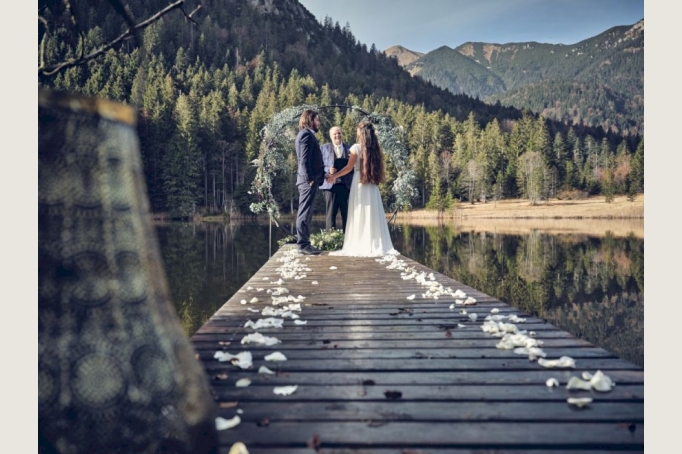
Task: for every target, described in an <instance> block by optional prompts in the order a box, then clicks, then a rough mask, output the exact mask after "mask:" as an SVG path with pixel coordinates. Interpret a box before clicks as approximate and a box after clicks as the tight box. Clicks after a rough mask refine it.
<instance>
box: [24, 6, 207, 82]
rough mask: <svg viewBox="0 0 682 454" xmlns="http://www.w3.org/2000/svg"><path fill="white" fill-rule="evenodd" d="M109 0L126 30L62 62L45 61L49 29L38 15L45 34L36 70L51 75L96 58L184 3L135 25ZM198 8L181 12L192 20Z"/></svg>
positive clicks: (127, 15)
mask: <svg viewBox="0 0 682 454" xmlns="http://www.w3.org/2000/svg"><path fill="white" fill-rule="evenodd" d="M109 2H110V3H111V4H112V5H113V6H114V8H115V9H116V11H117V12H118V13H119V14H121V15H122V16H123V17H124V19H125V20H126V23H127V24H128V27H129V28H128V30H126V31H125V32H124V33H122V34H121V35H120V36H118V37H117V38H116V39H114V40H113V41H110V42H108V43H107V44H105V45H103V46H101V47H99V48H97V49H95V50H93V51H92V52H90V53H89V54H87V55H82V54H81V55H80V56H79V57H78V58H70V59H68V60H64V61H63V62H60V63H57V64H53V65H47V64H46V63H45V39H46V36H47V34H48V31H49V28H48V25H47V21H46V20H45V18H44V17H41V16H38V20H39V21H40V22H42V23H43V25H44V26H45V34H44V35H43V39H42V41H41V49H40V66H39V67H38V72H39V73H42V74H44V75H46V76H51V75H53V74H55V73H56V72H58V71H60V70H62V69H66V68H70V67H72V66H77V65H80V64H83V63H85V62H87V61H90V60H92V59H94V58H97V57H98V56H100V55H102V54H104V53H105V52H107V51H108V50H109V49H111V48H112V47H114V46H115V45H116V44H118V43H120V42H121V41H123V40H125V39H128V38H130V37H132V36H136V34H137V33H138V32H139V31H140V30H142V29H144V28H145V27H147V26H149V25H151V24H152V23H153V22H155V21H157V20H158V19H159V18H160V17H161V16H163V15H165V14H167V13H169V12H170V11H172V10H174V9H176V8H180V9H181V10H182V8H181V6H182V5H183V3H185V0H177V1H176V2H175V3H172V4H170V5H168V6H167V7H165V8H164V9H162V10H161V11H159V12H157V13H156V14H154V15H153V16H151V17H149V18H148V19H147V20H145V21H142V22H140V23H139V24H137V25H135V24H134V23H133V21H132V19H131V18H130V15H129V14H128V13H127V11H125V9H124V8H123V7H122V6H121V3H120V2H119V1H118V0H109ZM116 5H118V6H116ZM200 8H201V5H199V6H198V7H197V8H195V10H194V11H192V13H190V14H189V16H187V14H185V13H184V11H183V14H185V15H186V16H187V17H188V18H189V19H190V20H192V19H191V16H192V15H193V14H194V13H195V12H197V11H198V10H199V9H200ZM119 9H121V10H122V12H121V11H119ZM192 22H194V23H195V24H196V22H195V21H194V20H192ZM138 45H140V43H139V42H138ZM84 47H85V46H84V42H83V45H82V46H81V49H83V48H84Z"/></svg>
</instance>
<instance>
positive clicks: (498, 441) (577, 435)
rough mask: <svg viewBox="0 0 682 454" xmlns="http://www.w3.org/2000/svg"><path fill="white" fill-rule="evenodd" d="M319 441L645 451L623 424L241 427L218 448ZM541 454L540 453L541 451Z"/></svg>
mask: <svg viewBox="0 0 682 454" xmlns="http://www.w3.org/2000/svg"><path fill="white" fill-rule="evenodd" d="M315 435H317V436H319V439H320V442H321V446H325V447H326V446H329V447H335V446H336V447H358V448H361V447H362V448H365V449H367V448H370V447H371V448H372V449H374V448H385V447H398V446H401V447H411V446H415V445H416V446H423V447H424V448H427V447H428V448H430V447H438V448H450V447H453V448H479V449H496V448H498V447H503V448H507V449H509V448H512V447H513V448H520V449H528V448H530V447H532V448H534V449H538V450H544V452H548V450H556V449H566V448H568V449H572V448H582V447H588V448H592V449H594V448H597V449H604V448H611V447H613V448H624V447H628V448H631V449H644V426H643V424H632V425H630V424H627V423H595V422H590V423H573V422H562V423H541V422H531V423H524V422H520V423H510V422H501V423H500V422H490V423H481V422H458V423H457V424H456V426H455V425H453V424H452V423H450V422H428V423H424V422H402V421H392V422H388V423H384V422H380V423H375V424H373V422H371V421H370V422H362V423H360V422H344V423H343V424H339V423H338V422H317V421H312V422H306V423H305V424H300V423H298V422H276V423H272V424H270V425H268V426H266V427H260V426H258V425H257V424H245V425H244V426H243V427H240V430H239V431H228V430H226V431H222V432H220V433H219V437H220V442H221V443H224V444H231V443H233V442H236V441H241V442H244V443H246V444H247V446H251V445H253V446H258V447H276V446H280V447H283V446H282V444H281V442H278V441H277V440H286V445H285V446H290V447H300V448H303V447H306V446H307V444H308V440H310V439H312V438H313V437H314V436H315ZM540 452H542V451H540Z"/></svg>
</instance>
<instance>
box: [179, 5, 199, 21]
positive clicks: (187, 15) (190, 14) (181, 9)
mask: <svg viewBox="0 0 682 454" xmlns="http://www.w3.org/2000/svg"><path fill="white" fill-rule="evenodd" d="M200 9H201V5H199V6H197V7H196V8H194V10H193V11H192V12H191V13H189V14H187V13H186V12H185V10H184V9H183V8H182V7H181V8H180V11H182V14H184V15H185V18H187V19H189V20H190V21H191V22H192V23H193V24H195V25H198V24H197V22H196V21H195V20H194V19H192V16H194V13H196V12H197V11H199V10H200Z"/></svg>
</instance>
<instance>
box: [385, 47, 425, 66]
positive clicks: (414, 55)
mask: <svg viewBox="0 0 682 454" xmlns="http://www.w3.org/2000/svg"><path fill="white" fill-rule="evenodd" d="M384 54H386V56H387V57H395V59H396V60H398V64H399V65H400V66H405V65H409V64H410V63H412V62H413V61H415V60H416V59H418V58H419V57H422V56H424V53H423V52H415V51H413V50H410V49H405V48H404V47H403V46H393V47H389V48H388V49H386V50H385V51H384Z"/></svg>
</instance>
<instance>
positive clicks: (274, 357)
mask: <svg viewBox="0 0 682 454" xmlns="http://www.w3.org/2000/svg"><path fill="white" fill-rule="evenodd" d="M264 359H265V361H286V360H287V357H286V356H284V355H283V354H282V353H281V352H274V353H270V354H269V355H267V356H266V357H265V358H264Z"/></svg>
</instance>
